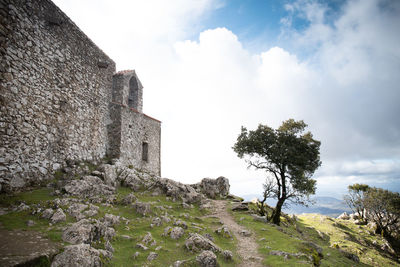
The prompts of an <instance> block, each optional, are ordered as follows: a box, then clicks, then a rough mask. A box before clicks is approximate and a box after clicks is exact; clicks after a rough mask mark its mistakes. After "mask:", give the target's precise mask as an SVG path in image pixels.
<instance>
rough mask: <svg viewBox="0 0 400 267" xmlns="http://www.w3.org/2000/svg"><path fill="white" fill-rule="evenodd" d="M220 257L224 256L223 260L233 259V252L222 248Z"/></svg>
mask: <svg viewBox="0 0 400 267" xmlns="http://www.w3.org/2000/svg"><path fill="white" fill-rule="evenodd" d="M222 257H224V259H225V260H227V261H230V260H232V259H233V253H232V251H230V250H224V251H222Z"/></svg>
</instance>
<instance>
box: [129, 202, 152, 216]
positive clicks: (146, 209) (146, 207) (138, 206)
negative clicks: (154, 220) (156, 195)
mask: <svg viewBox="0 0 400 267" xmlns="http://www.w3.org/2000/svg"><path fill="white" fill-rule="evenodd" d="M150 207H151V206H150V204H149V203H143V202H140V201H136V202H135V204H133V208H134V209H135V210H136V212H137V213H139V214H141V215H143V216H145V215H147V214H149V213H150V212H151V208H150Z"/></svg>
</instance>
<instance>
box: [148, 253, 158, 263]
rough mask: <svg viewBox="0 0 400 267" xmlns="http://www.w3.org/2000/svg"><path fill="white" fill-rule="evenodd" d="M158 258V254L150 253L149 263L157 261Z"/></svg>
mask: <svg viewBox="0 0 400 267" xmlns="http://www.w3.org/2000/svg"><path fill="white" fill-rule="evenodd" d="M157 257H158V254H157V253H155V252H150V254H149V256H148V257H147V260H148V261H152V260H155V259H156V258H157Z"/></svg>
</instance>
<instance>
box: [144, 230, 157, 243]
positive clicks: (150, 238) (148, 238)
mask: <svg viewBox="0 0 400 267" xmlns="http://www.w3.org/2000/svg"><path fill="white" fill-rule="evenodd" d="M142 242H143V243H145V244H146V245H149V244H151V243H152V242H154V239H153V236H152V235H151V233H150V232H147V234H146V235H145V236H144V237H143V239H142Z"/></svg>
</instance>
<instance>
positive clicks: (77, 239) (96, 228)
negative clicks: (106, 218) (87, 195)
mask: <svg viewBox="0 0 400 267" xmlns="http://www.w3.org/2000/svg"><path fill="white" fill-rule="evenodd" d="M114 236H115V230H114V229H113V228H111V227H108V224H106V223H104V222H100V221H98V220H93V219H92V220H88V219H82V220H80V221H78V222H76V223H74V224H72V225H71V226H69V227H68V228H66V229H65V230H64V232H63V235H62V238H63V240H64V241H65V242H68V243H71V244H79V243H91V242H93V241H98V240H100V239H101V238H104V240H106V241H107V240H111V239H112V238H113V237H114Z"/></svg>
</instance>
